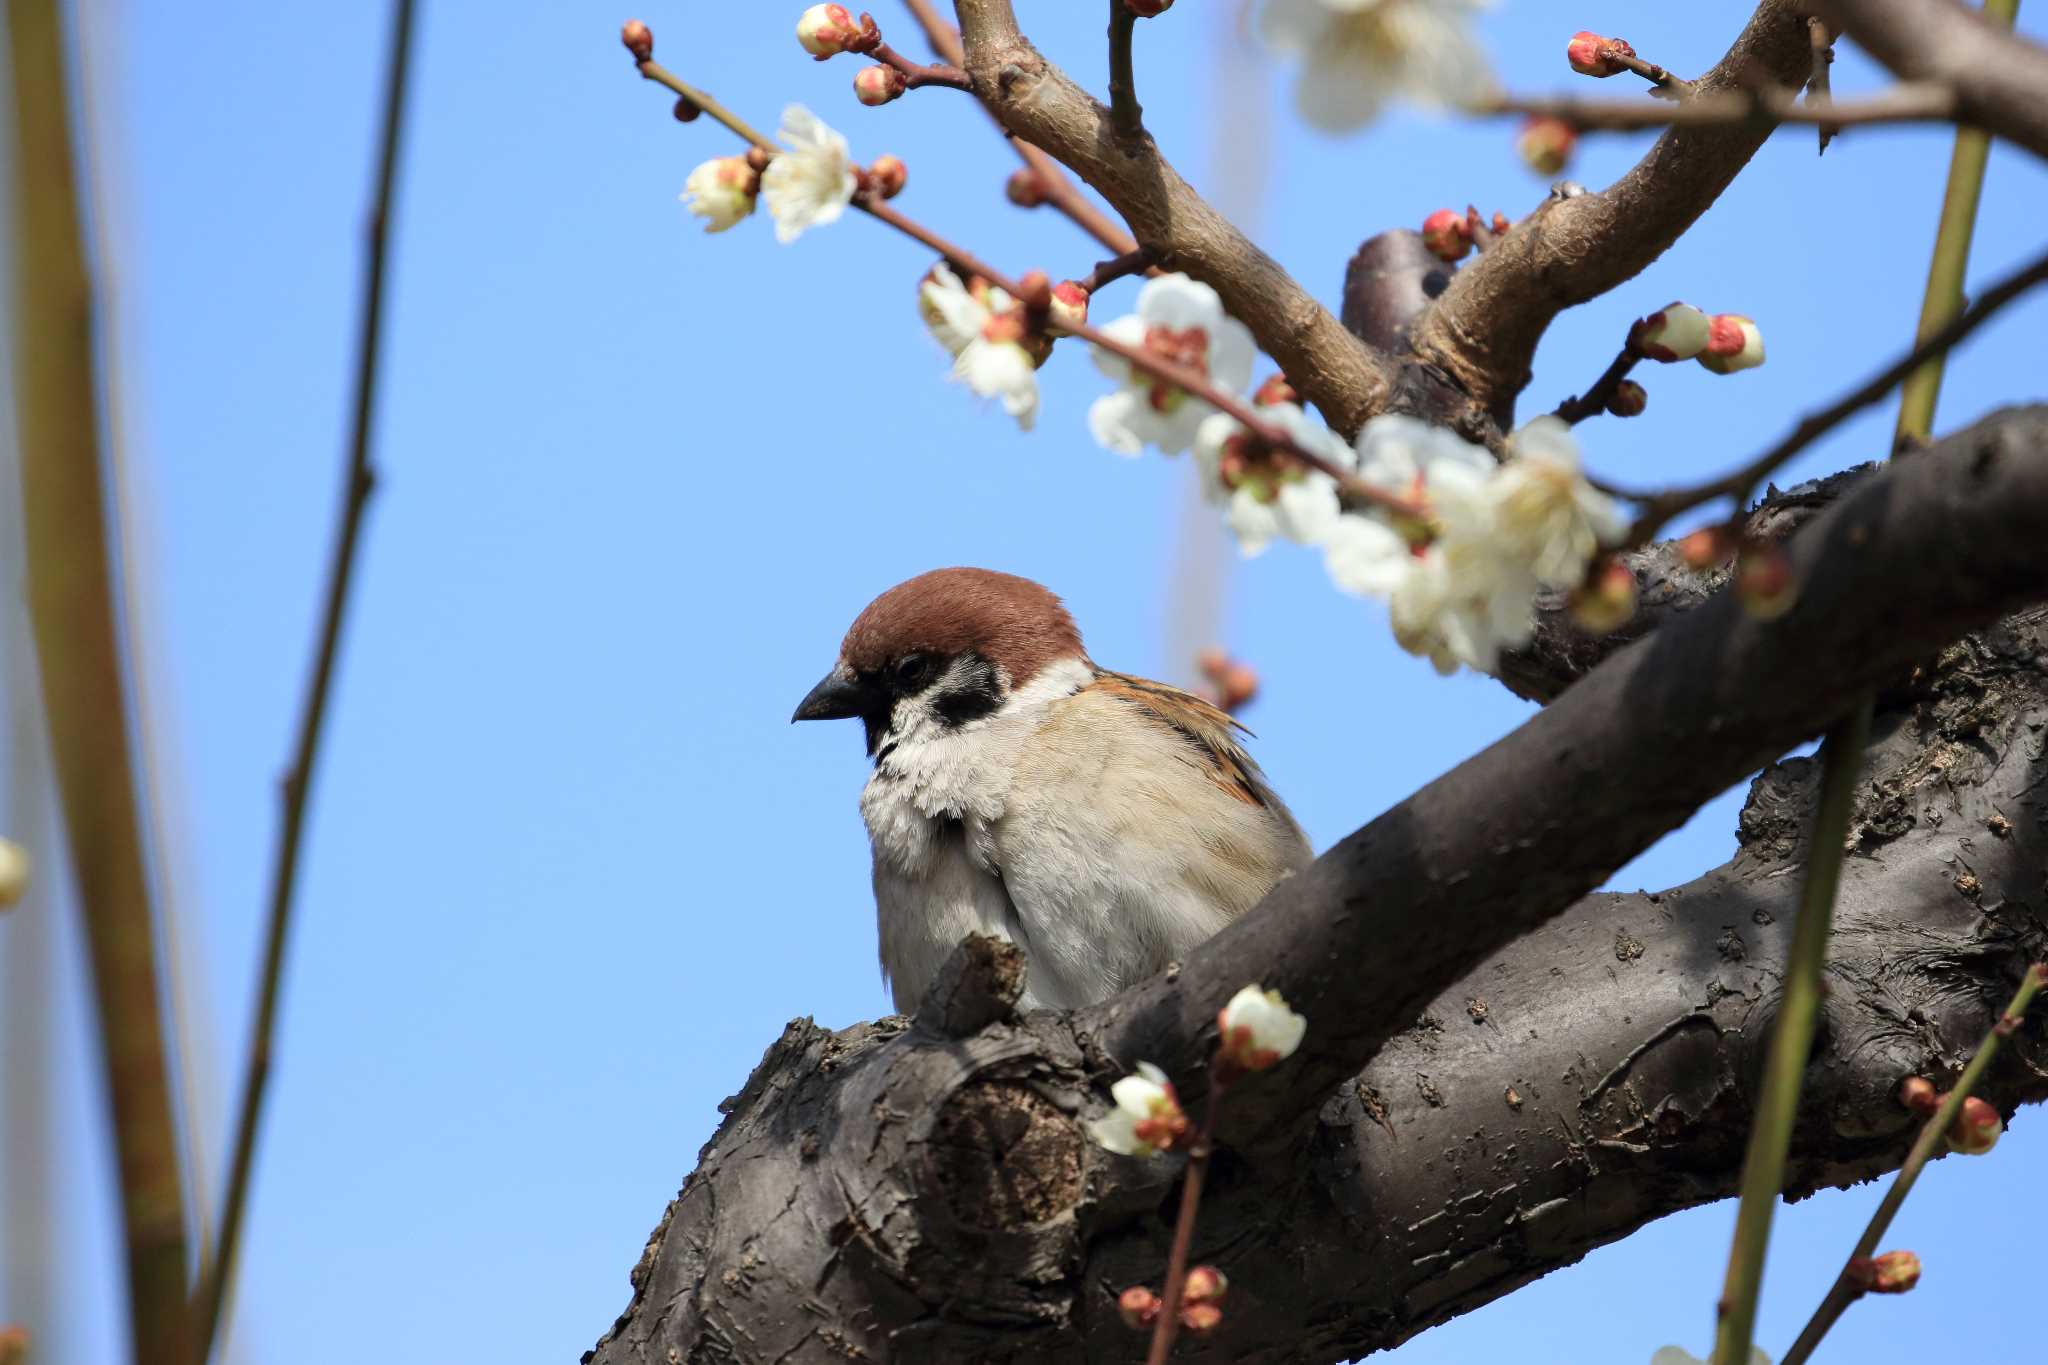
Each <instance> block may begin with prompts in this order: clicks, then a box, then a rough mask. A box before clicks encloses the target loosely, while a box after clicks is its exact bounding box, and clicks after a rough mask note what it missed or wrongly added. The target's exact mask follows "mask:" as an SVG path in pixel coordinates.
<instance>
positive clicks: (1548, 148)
mask: <svg viewBox="0 0 2048 1365" xmlns="http://www.w3.org/2000/svg"><path fill="white" fill-rule="evenodd" d="M1578 145H1579V133H1578V130H1577V129H1576V128H1574V127H1572V126H1571V125H1570V124H1569V123H1566V122H1565V121H1564V120H1563V119H1561V118H1552V117H1551V116H1550V115H1548V114H1539V115H1538V116H1536V117H1535V118H1532V119H1530V120H1529V121H1528V122H1527V123H1524V124H1523V125H1522V131H1521V133H1520V135H1519V136H1517V137H1516V138H1515V151H1516V153H1517V154H1518V155H1519V156H1520V157H1521V158H1522V161H1523V163H1524V164H1526V165H1527V166H1528V167H1529V169H1530V170H1532V171H1534V172H1536V174H1538V175H1556V174H1557V173H1558V172H1559V171H1561V170H1563V169H1564V168H1565V165H1566V163H1568V162H1569V161H1570V160H1571V159H1572V150H1573V149H1574V148H1576V147H1577V146H1578Z"/></svg>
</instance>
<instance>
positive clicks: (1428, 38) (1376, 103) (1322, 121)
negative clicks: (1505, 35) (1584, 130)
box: [1259, 0, 1495, 133]
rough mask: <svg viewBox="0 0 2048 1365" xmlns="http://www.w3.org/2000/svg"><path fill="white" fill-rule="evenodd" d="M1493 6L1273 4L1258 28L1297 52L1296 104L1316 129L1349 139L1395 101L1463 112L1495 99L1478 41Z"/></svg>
mask: <svg viewBox="0 0 2048 1365" xmlns="http://www.w3.org/2000/svg"><path fill="white" fill-rule="evenodd" d="M1485 3H1486V0H1266V3H1265V6H1264V8H1263V9H1262V10H1261V11H1260V14H1259V31H1260V34H1261V36H1263V37H1264V39H1265V41H1266V43H1267V45H1268V46H1270V47H1272V48H1273V49H1275V50H1276V51H1280V52H1288V53H1295V54H1299V55H1300V57H1301V58H1302V68H1301V77H1300V79H1299V80H1298V81H1297V82H1296V83H1295V87H1294V96H1295V103H1296V104H1297V105H1298V106H1299V107H1300V110H1301V116H1302V117H1303V118H1304V119H1306V120H1308V122H1309V123H1311V124H1313V125H1314V126H1315V127H1317V128H1321V129H1324V130H1325V131H1328V132H1333V133H1341V132H1348V131H1350V130H1351V129H1354V128H1358V127H1361V126H1363V125H1365V124H1367V123H1370V122H1372V120H1373V119H1374V118H1376V117H1377V116H1378V115H1379V112H1380V109H1381V107H1382V106H1383V105H1384V104H1385V103H1386V102H1387V101H1388V100H1389V99H1395V98H1402V99H1407V100H1411V101H1413V102H1415V103H1418V104H1425V105H1436V106H1449V107H1460V106H1467V105H1472V104H1477V103H1479V102H1480V101H1482V100H1484V99H1485V98H1487V97H1488V96H1489V95H1491V94H1492V93H1493V92H1494V89H1495V85H1494V80H1493V73H1492V71H1491V70H1490V69H1489V67H1488V66H1487V62H1486V56H1485V54H1484V53H1483V52H1481V51H1480V49H1479V45H1478V44H1477V43H1476V42H1474V41H1473V38H1472V34H1471V31H1470V28H1469V20H1470V17H1471V15H1472V13H1473V12H1474V11H1476V10H1479V9H1482V8H1484V7H1485Z"/></svg>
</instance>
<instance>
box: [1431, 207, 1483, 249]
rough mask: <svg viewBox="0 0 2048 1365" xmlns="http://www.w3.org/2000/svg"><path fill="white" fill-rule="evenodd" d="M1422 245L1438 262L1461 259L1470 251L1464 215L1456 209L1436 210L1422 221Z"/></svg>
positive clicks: (1470, 235)
mask: <svg viewBox="0 0 2048 1365" xmlns="http://www.w3.org/2000/svg"><path fill="white" fill-rule="evenodd" d="M1422 244H1423V245H1424V246H1426V247H1428V248H1429V252H1430V254H1431V255H1432V256H1435V257H1436V258H1437V259H1438V260H1440V261H1455V260H1459V259H1461V258H1462V257H1463V256H1464V255H1465V253H1466V252H1468V251H1470V250H1471V249H1472V234H1471V232H1470V230H1469V229H1468V228H1467V227H1466V225H1465V215H1464V214H1462V213H1460V212H1458V211H1457V210H1456V209H1438V210H1437V211H1436V212H1435V213H1432V214H1430V215H1429V217H1427V218H1425V219H1423V220H1422Z"/></svg>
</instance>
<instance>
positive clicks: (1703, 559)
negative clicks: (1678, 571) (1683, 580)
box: [1678, 526, 1733, 573]
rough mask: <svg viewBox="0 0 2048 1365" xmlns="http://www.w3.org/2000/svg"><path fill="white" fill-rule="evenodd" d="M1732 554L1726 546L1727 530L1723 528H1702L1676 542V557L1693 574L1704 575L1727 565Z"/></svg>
mask: <svg viewBox="0 0 2048 1365" xmlns="http://www.w3.org/2000/svg"><path fill="white" fill-rule="evenodd" d="M1732 552H1733V549H1732V547H1731V546H1730V545H1729V544H1728V530H1727V528H1726V527H1723V526H1702V527H1701V528H1700V529H1699V530H1697V531H1694V532H1692V533H1691V534H1690V535H1685V536H1681V537H1679V540H1678V557H1679V558H1680V559H1682V560H1684V561H1685V567H1686V568H1688V569H1691V570H1692V571H1693V572H1694V573H1705V572H1706V571H1707V570H1708V569H1712V568H1716V567H1718V566H1719V565H1722V564H1725V563H1727V562H1728V556H1729V555H1730V554H1731V553H1732Z"/></svg>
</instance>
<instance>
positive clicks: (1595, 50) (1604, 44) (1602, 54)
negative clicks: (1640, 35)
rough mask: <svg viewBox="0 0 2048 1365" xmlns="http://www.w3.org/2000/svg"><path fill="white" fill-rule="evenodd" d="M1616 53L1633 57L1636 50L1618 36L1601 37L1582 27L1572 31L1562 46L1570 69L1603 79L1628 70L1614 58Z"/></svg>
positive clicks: (1583, 74)
mask: <svg viewBox="0 0 2048 1365" xmlns="http://www.w3.org/2000/svg"><path fill="white" fill-rule="evenodd" d="M1617 55H1619V56H1623V57H1633V56H1635V55H1636V50H1635V49H1634V48H1632V47H1630V46H1629V45H1628V44H1627V43H1625V42H1623V41H1622V40H1621V39H1619V38H1606V37H1602V36H1601V35H1600V34H1598V33H1588V32H1587V31H1586V30H1584V29H1580V30H1579V31H1578V32H1577V33H1574V34H1573V35H1572V40H1571V41H1570V42H1569V43H1566V44H1565V47H1564V59H1565V60H1566V61H1568V62H1570V63H1571V65H1572V70H1574V71H1576V72H1578V73H1579V74H1580V75H1581V76H1597V77H1600V78H1601V79H1603V80H1604V79H1605V78H1607V77H1608V76H1619V75H1620V74H1621V73H1622V72H1624V71H1626V70H1628V68H1627V67H1625V66H1623V65H1622V64H1621V63H1620V62H1617V61H1615V60H1614V57H1615V56H1617Z"/></svg>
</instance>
